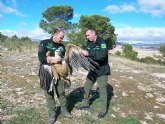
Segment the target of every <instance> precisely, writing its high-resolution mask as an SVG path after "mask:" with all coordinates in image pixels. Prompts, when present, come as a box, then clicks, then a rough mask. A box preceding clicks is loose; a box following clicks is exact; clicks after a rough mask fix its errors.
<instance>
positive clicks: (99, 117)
mask: <svg viewBox="0 0 165 124" xmlns="http://www.w3.org/2000/svg"><path fill="white" fill-rule="evenodd" d="M105 115H106V112H99V114H98V119H101V118H104V117H105Z"/></svg>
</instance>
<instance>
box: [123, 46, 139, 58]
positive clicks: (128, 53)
mask: <svg viewBox="0 0 165 124" xmlns="http://www.w3.org/2000/svg"><path fill="white" fill-rule="evenodd" d="M122 50H123V54H124V56H125V57H126V58H129V59H131V60H138V58H137V56H138V53H137V52H136V51H134V50H133V47H132V46H131V45H129V44H124V45H123V46H122Z"/></svg>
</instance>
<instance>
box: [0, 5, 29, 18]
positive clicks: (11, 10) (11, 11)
mask: <svg viewBox="0 0 165 124" xmlns="http://www.w3.org/2000/svg"><path fill="white" fill-rule="evenodd" d="M0 12H1V13H7V14H15V15H17V16H20V17H26V15H25V14H23V13H21V12H19V11H18V10H17V9H14V8H11V7H8V6H5V5H4V4H3V3H1V2H0Z"/></svg>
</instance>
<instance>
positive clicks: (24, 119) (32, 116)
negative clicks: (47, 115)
mask: <svg viewBox="0 0 165 124" xmlns="http://www.w3.org/2000/svg"><path fill="white" fill-rule="evenodd" d="M16 113H17V117H15V118H12V119H11V120H10V124H44V120H43V118H42V117H41V115H40V114H39V113H38V112H37V111H36V110H35V109H34V108H28V109H25V110H18V111H17V112H16Z"/></svg>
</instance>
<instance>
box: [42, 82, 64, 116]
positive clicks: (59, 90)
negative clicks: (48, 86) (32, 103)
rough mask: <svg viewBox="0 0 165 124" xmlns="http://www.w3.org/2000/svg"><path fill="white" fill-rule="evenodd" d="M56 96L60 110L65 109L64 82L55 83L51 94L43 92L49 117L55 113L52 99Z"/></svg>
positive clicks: (54, 104)
mask: <svg viewBox="0 0 165 124" xmlns="http://www.w3.org/2000/svg"><path fill="white" fill-rule="evenodd" d="M55 93H56V94H57V97H58V99H59V101H60V105H61V109H63V110H64V109H66V97H65V89H64V82H63V81H57V83H56V84H55V85H54V90H53V91H52V92H45V98H46V104H47V108H48V113H49V116H50V115H52V114H53V113H55V112H56V103H55V99H54V94H55Z"/></svg>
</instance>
